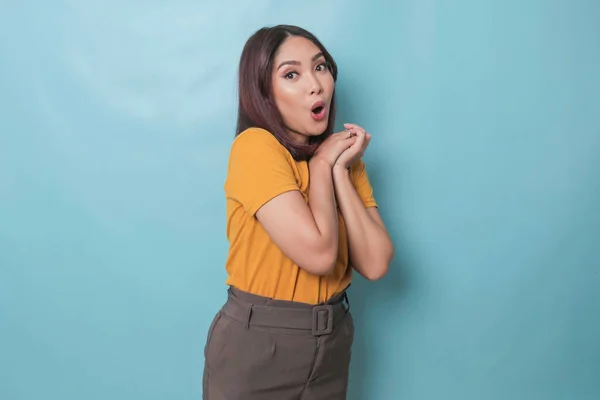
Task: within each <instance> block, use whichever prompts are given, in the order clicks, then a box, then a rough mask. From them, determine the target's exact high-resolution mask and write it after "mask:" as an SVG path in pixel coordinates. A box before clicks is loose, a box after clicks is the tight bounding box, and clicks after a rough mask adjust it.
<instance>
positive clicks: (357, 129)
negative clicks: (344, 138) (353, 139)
mask: <svg viewBox="0 0 600 400" xmlns="http://www.w3.org/2000/svg"><path fill="white" fill-rule="evenodd" d="M344 128H346V129H354V130H356V131H360V132H362V133H366V131H365V129H364V128H363V127H361V126H359V125H356V124H350V123H347V124H344Z"/></svg>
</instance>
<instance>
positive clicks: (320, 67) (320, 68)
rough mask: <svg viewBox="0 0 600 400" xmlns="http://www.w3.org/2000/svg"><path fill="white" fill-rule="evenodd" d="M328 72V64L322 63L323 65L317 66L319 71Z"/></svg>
mask: <svg viewBox="0 0 600 400" xmlns="http://www.w3.org/2000/svg"><path fill="white" fill-rule="evenodd" d="M326 70H327V63H326V62H322V63H321V64H319V65H317V71H319V72H321V71H326Z"/></svg>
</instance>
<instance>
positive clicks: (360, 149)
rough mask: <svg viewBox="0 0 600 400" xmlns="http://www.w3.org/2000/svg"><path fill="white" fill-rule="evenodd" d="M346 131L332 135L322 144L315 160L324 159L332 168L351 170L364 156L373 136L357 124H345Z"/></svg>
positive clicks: (315, 155)
mask: <svg viewBox="0 0 600 400" xmlns="http://www.w3.org/2000/svg"><path fill="white" fill-rule="evenodd" d="M344 127H345V128H346V130H344V131H342V132H338V133H334V134H332V135H330V136H329V137H328V138H327V139H325V140H324V141H323V143H321V145H320V146H319V148H318V149H317V151H316V152H315V154H314V156H313V158H318V159H322V160H324V161H325V162H327V163H328V164H329V165H330V166H331V167H332V168H334V167H341V168H345V169H349V168H350V166H351V165H352V164H354V163H355V162H356V161H358V160H359V159H360V158H361V157H362V156H363V155H364V154H365V150H366V149H367V146H369V143H370V142H371V135H370V134H369V133H367V132H366V131H365V130H364V129H363V128H362V127H360V126H358V125H356V124H344Z"/></svg>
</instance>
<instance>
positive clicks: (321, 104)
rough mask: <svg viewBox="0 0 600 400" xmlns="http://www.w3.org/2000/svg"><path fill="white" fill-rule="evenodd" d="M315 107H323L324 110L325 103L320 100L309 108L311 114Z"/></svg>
mask: <svg viewBox="0 0 600 400" xmlns="http://www.w3.org/2000/svg"><path fill="white" fill-rule="evenodd" d="M317 107H323V108H325V102H324V101H322V100H319V101H317V102H315V103H313V105H312V106H310V111H311V112H312V110H314V109H315V108H317Z"/></svg>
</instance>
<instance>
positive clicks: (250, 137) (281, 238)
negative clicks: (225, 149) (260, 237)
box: [225, 129, 355, 275]
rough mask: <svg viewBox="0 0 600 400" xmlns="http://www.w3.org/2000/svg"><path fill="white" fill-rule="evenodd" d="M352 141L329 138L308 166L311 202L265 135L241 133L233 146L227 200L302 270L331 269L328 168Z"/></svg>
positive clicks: (333, 230)
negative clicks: (250, 218)
mask: <svg viewBox="0 0 600 400" xmlns="http://www.w3.org/2000/svg"><path fill="white" fill-rule="evenodd" d="M354 140H355V138H350V137H348V136H346V135H343V136H342V135H332V136H331V137H330V138H328V139H326V140H325V141H324V142H323V143H322V144H321V146H320V147H319V150H318V151H317V153H315V155H314V156H313V157H312V158H311V160H310V162H309V172H310V180H311V182H310V192H309V199H308V200H309V202H308V204H307V202H306V201H305V198H304V197H303V196H302V194H301V193H300V188H299V187H298V183H297V181H296V177H295V175H294V171H293V167H292V165H293V163H294V160H293V159H292V158H291V155H290V154H289V152H288V151H287V150H286V149H285V148H284V147H283V146H282V145H281V144H280V143H279V142H278V141H277V139H275V137H273V135H271V134H270V133H269V132H267V131H264V130H260V129H254V130H251V131H249V132H246V133H242V134H241V135H240V136H238V137H237V139H236V140H235V141H234V144H233V146H232V150H231V155H230V162H229V168H228V177H227V181H226V185H225V190H226V193H227V196H228V197H229V198H231V199H233V200H235V201H237V202H239V203H240V204H242V205H243V207H244V209H245V211H246V213H247V214H248V215H249V216H251V217H254V218H256V219H257V220H258V221H259V222H260V225H261V226H262V228H263V229H264V230H265V232H266V233H267V235H269V237H270V238H271V240H272V241H273V242H274V243H275V244H276V245H277V246H278V247H279V249H280V250H281V251H282V252H283V253H284V254H285V255H286V256H287V257H288V258H290V259H291V260H292V261H293V262H294V263H296V264H297V265H298V266H299V267H300V268H302V269H304V270H306V271H308V272H309V273H312V274H316V275H325V274H328V273H329V272H330V271H332V270H333V267H334V266H335V262H336V259H337V254H338V219H337V208H336V203H335V193H334V188H333V177H332V165H333V164H334V163H335V160H336V159H337V157H338V156H339V154H341V153H342V152H343V151H344V150H346V149H348V148H349V146H351V145H352V143H354Z"/></svg>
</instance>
